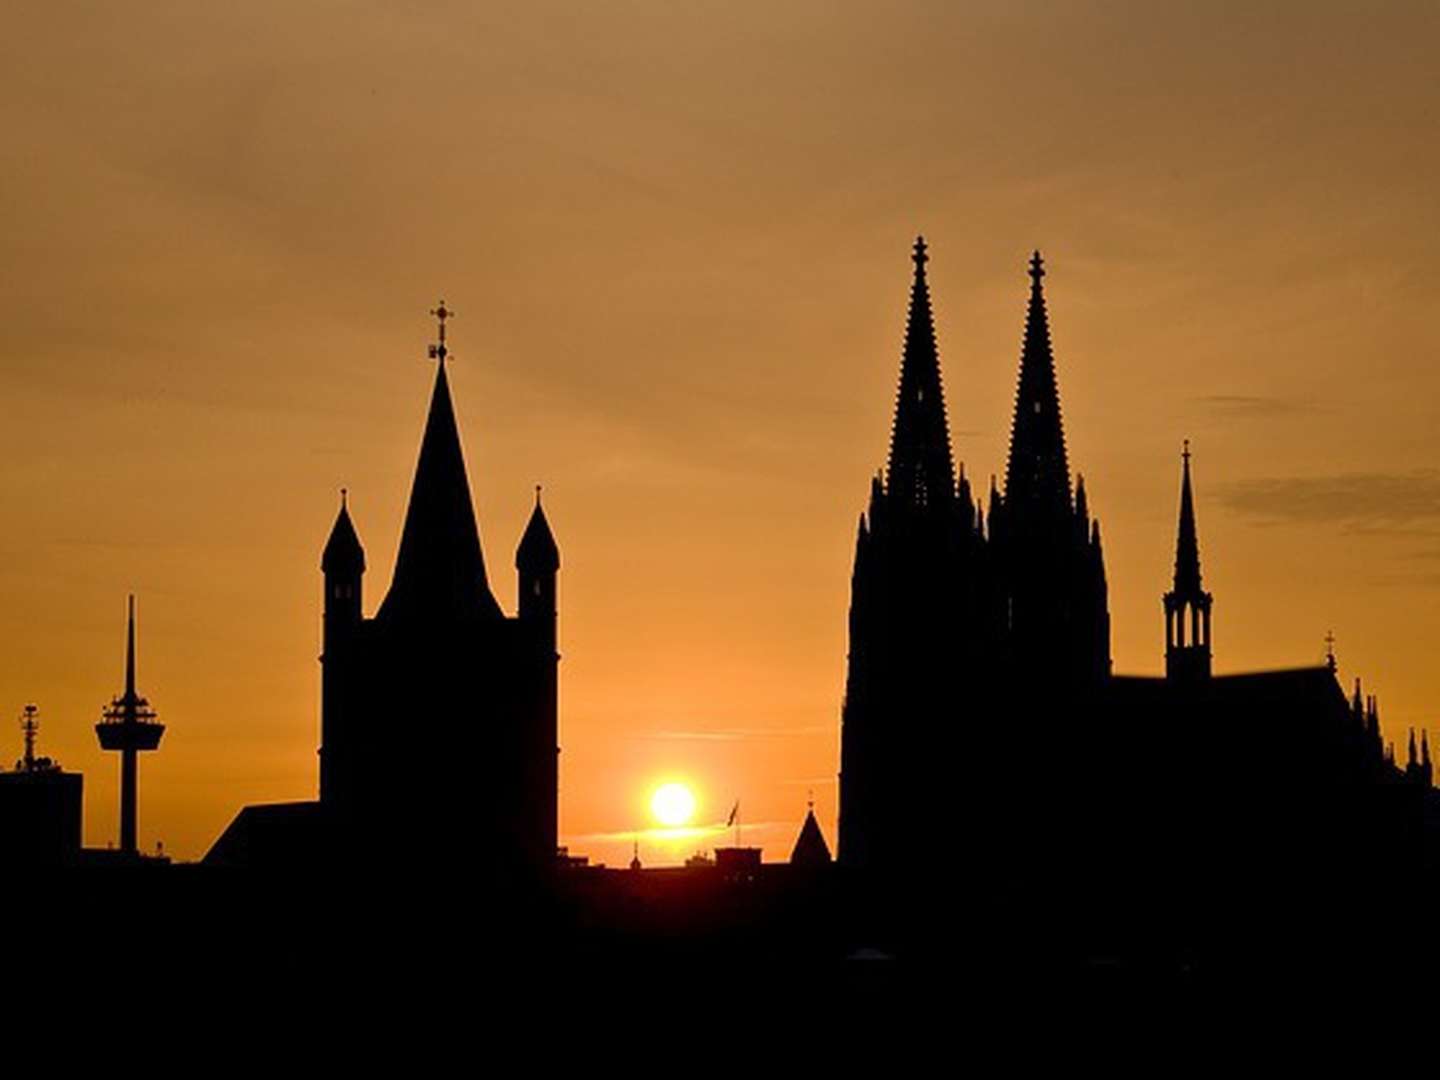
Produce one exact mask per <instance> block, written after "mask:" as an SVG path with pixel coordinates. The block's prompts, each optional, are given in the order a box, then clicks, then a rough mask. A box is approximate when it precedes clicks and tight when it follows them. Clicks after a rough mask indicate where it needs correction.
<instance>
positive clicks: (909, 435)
mask: <svg viewBox="0 0 1440 1080" xmlns="http://www.w3.org/2000/svg"><path fill="white" fill-rule="evenodd" d="M911 259H912V260H913V261H914V263H915V279H914V282H913V283H912V285H911V287H910V313H909V316H908V318H907V319H906V322H905V352H904V357H903V359H902V360H901V363H900V388H899V390H898V391H897V393H896V399H895V426H894V428H893V430H892V431H891V435H890V461H889V464H888V466H887V468H886V473H885V488H886V491H887V492H888V494H889V495H890V497H891V498H892V499H897V500H900V501H901V502H902V503H904V504H907V505H912V506H916V507H926V506H933V507H940V506H945V505H948V504H949V502H950V500H952V499H953V498H954V497H955V464H954V459H953V458H952V457H951V455H950V427H949V424H948V422H947V421H946V418H945V391H944V388H943V386H942V384H941V381H940V355H939V350H938V349H937V348H936V345H935V319H934V315H933V314H932V312H931V310H930V285H929V283H928V282H927V281H926V279H925V264H926V263H927V262H929V261H930V256H929V255H928V254H927V253H926V249H925V238H924V237H923V236H917V237H916V238H915V248H914V251H913V253H912V255H911Z"/></svg>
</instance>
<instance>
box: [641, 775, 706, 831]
mask: <svg viewBox="0 0 1440 1080" xmlns="http://www.w3.org/2000/svg"><path fill="white" fill-rule="evenodd" d="M650 812H651V813H652V814H654V815H655V820H656V821H658V822H660V824H661V825H664V826H666V827H667V828H671V829H674V828H678V827H679V826H681V825H688V824H689V822H690V819H691V818H693V817H694V816H695V796H694V795H693V794H691V792H690V789H689V788H688V787H686V786H685V785H684V784H661V785H660V786H659V787H658V788H656V789H655V794H654V795H652V796H650Z"/></svg>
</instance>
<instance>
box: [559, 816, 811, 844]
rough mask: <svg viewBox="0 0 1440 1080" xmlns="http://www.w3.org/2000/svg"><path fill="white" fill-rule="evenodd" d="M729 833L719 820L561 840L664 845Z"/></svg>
mask: <svg viewBox="0 0 1440 1080" xmlns="http://www.w3.org/2000/svg"><path fill="white" fill-rule="evenodd" d="M741 827H742V828H743V829H744V831H745V833H747V834H749V833H757V832H768V831H772V830H775V829H787V830H788V829H792V828H794V823H793V822H783V821H746V822H744V823H743V824H742V826H741ZM730 831H731V826H728V825H726V824H725V823H724V822H723V821H722V822H718V823H717V824H714V825H685V826H682V827H681V828H677V829H621V830H619V831H617V832H593V833H575V834H570V835H567V836H566V837H565V840H566V841H567V842H569V843H574V844H578V843H591V844H596V843H616V842H624V843H627V844H628V843H631V842H632V841H636V840H638V841H640V842H642V843H667V842H673V841H677V840H704V839H707V838H709V837H712V836H720V835H723V834H724V833H728V832H730Z"/></svg>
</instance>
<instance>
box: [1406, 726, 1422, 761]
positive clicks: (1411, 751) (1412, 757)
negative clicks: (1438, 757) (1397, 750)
mask: <svg viewBox="0 0 1440 1080" xmlns="http://www.w3.org/2000/svg"><path fill="white" fill-rule="evenodd" d="M1405 764H1407V765H1411V766H1414V765H1418V764H1419V760H1418V759H1417V757H1416V754H1415V729H1414V728H1413V727H1412V728H1411V729H1410V745H1409V746H1408V747H1406V750H1405Z"/></svg>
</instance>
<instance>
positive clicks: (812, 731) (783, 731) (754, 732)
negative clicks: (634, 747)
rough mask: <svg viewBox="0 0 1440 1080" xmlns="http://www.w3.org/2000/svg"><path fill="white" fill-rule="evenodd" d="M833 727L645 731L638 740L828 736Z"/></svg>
mask: <svg viewBox="0 0 1440 1080" xmlns="http://www.w3.org/2000/svg"><path fill="white" fill-rule="evenodd" d="M832 731H834V728H833V727H820V726H816V727H798V728H720V729H717V730H715V731H646V732H642V733H640V734H639V735H637V736H636V738H639V739H669V740H676V741H681V742H739V741H741V740H743V739H777V738H787V737H791V736H796V737H803V736H808V735H828V734H830V733H831V732H832Z"/></svg>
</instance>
